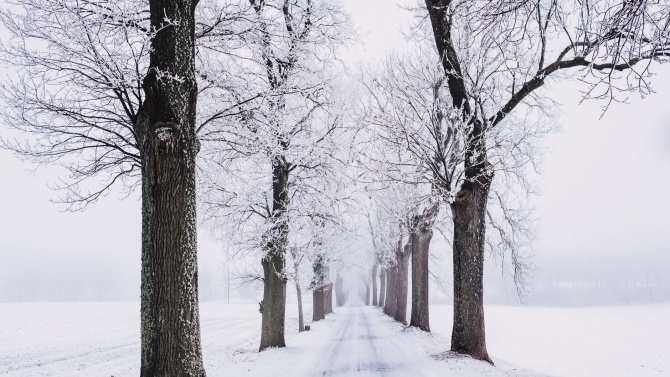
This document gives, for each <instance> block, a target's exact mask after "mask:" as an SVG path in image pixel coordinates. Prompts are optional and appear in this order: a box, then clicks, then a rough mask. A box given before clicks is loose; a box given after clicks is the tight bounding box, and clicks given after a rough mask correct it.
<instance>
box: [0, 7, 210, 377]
mask: <svg viewBox="0 0 670 377" xmlns="http://www.w3.org/2000/svg"><path fill="white" fill-rule="evenodd" d="M196 4H197V1H196V2H194V1H186V0H185V1H173V2H163V1H150V2H149V3H144V2H138V1H132V0H128V1H115V2H112V1H86V0H83V1H82V0H80V1H74V0H73V1H69V0H34V1H33V0H17V1H14V2H12V3H10V8H8V10H4V11H3V12H2V14H1V15H0V19H1V21H2V23H3V25H4V26H5V27H6V29H7V30H8V31H9V33H10V35H11V37H12V40H10V41H9V42H8V43H7V44H5V45H3V46H2V48H1V49H0V54H1V55H2V59H3V60H4V61H6V62H8V63H10V64H12V66H13V67H12V68H13V69H14V70H15V71H16V72H17V77H18V79H16V80H8V81H6V82H4V83H3V87H2V99H3V102H4V104H5V106H4V107H3V109H2V112H1V113H0V115H1V116H2V119H3V121H4V122H5V123H6V124H7V125H9V126H10V127H13V128H14V129H16V130H18V131H20V132H22V133H24V134H25V135H28V136H29V138H27V139H26V140H25V142H21V141H16V140H15V139H10V138H5V139H3V140H2V144H3V146H4V147H6V148H9V149H11V150H13V151H14V152H16V154H17V155H19V157H22V158H25V159H28V160H31V161H34V162H37V163H48V164H51V163H58V164H60V165H61V166H63V167H65V169H66V171H67V172H68V173H69V177H68V179H67V180H63V182H62V184H61V185H59V186H58V188H62V189H64V191H63V192H64V193H65V194H64V196H62V197H61V198H60V201H61V202H63V203H65V204H66V205H67V206H68V208H69V209H81V208H84V207H85V206H86V205H88V204H90V203H93V202H95V201H96V200H98V199H99V198H100V197H101V196H102V195H104V194H105V193H106V192H107V191H108V190H109V189H110V188H111V187H112V186H113V185H115V184H121V185H122V187H123V189H124V190H125V192H126V193H129V192H130V191H132V190H133V189H134V188H135V187H137V186H141V188H142V189H141V191H142V291H141V292H142V296H141V313H142V326H141V333H142V346H141V375H143V376H144V375H180V376H181V375H184V376H204V375H205V372H204V367H203V363H202V353H201V345H200V325H199V311H198V286H197V276H198V273H197V260H196V255H197V253H196V250H197V246H196V202H195V198H196V196H195V192H196V181H195V173H196V155H197V153H198V151H199V149H200V143H199V141H198V140H197V137H196V124H195V122H196V102H197V96H198V93H199V91H198V85H197V79H198V77H197V76H196V67H195V63H196V61H195V59H196V54H195V49H196V45H195V43H196V35H199V36H204V35H208V34H210V33H214V32H218V31H219V29H217V25H219V24H221V23H222V22H221V20H222V18H218V19H214V20H206V19H202V20H201V22H200V23H198V25H196V20H195V12H196ZM208 9H213V8H212V7H211V6H210V7H208ZM13 10H19V13H12V11H13ZM219 15H220V16H222V15H223V13H220V14H219ZM209 21H211V22H209ZM95 181H98V182H101V184H100V185H99V186H98V187H94V188H89V187H87V185H88V182H95Z"/></svg>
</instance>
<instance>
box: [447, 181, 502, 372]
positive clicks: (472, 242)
mask: <svg viewBox="0 0 670 377" xmlns="http://www.w3.org/2000/svg"><path fill="white" fill-rule="evenodd" d="M492 178H493V176H492V175H484V174H482V175H481V176H480V177H479V179H477V180H475V181H472V182H466V183H465V184H464V185H463V186H462V188H461V190H460V191H459V192H458V195H457V196H456V201H455V202H454V204H453V205H452V211H453V222H454V244H453V250H454V252H453V254H454V324H453V329H452V333H451V349H452V351H454V352H458V353H463V354H466V355H470V356H472V357H473V358H475V359H478V360H486V361H488V362H491V363H492V361H491V358H490V357H489V355H488V352H487V350H486V336H485V328H484V241H485V230H486V219H485V214H486V202H487V199H488V193H489V189H490V185H491V180H492Z"/></svg>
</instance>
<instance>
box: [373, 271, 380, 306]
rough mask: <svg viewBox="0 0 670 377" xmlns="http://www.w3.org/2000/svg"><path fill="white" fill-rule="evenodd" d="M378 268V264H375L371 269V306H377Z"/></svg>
mask: <svg viewBox="0 0 670 377" xmlns="http://www.w3.org/2000/svg"><path fill="white" fill-rule="evenodd" d="M378 268H379V264H378V263H375V265H374V267H372V274H371V277H372V306H377V270H378Z"/></svg>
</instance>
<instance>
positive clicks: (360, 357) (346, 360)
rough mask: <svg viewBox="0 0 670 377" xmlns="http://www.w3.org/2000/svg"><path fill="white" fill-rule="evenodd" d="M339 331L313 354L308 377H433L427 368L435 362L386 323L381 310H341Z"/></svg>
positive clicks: (360, 308)
mask: <svg viewBox="0 0 670 377" xmlns="http://www.w3.org/2000/svg"><path fill="white" fill-rule="evenodd" d="M338 312H339V314H340V315H339V316H338V319H337V321H336V324H335V326H334V328H335V331H334V332H333V333H332V336H330V337H329V338H328V339H325V340H324V341H323V342H322V343H321V344H320V345H319V346H318V347H316V348H315V349H314V351H313V352H311V353H310V355H309V359H310V361H311V362H312V363H313V365H312V367H311V368H307V370H306V373H307V375H308V376H324V377H325V376H333V377H344V376H351V375H356V376H362V377H363V376H385V377H393V376H403V377H404V376H410V375H411V376H417V377H428V376H432V375H433V374H432V373H430V370H429V369H428V368H424V366H426V365H429V364H431V363H432V362H433V360H431V359H430V358H429V357H428V356H427V355H426V354H425V353H422V352H420V351H419V350H418V349H417V348H416V347H413V345H412V344H411V343H404V342H402V338H399V337H398V336H397V335H398V334H397V332H395V331H392V330H391V328H390V327H389V326H388V325H387V324H386V323H384V322H385V321H382V320H381V319H382V318H380V317H381V314H380V312H379V310H378V309H375V308H372V307H363V306H348V307H343V308H338Z"/></svg>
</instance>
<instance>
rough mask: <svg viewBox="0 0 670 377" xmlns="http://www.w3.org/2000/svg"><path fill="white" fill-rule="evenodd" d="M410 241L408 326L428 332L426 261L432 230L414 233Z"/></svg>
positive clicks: (428, 254)
mask: <svg viewBox="0 0 670 377" xmlns="http://www.w3.org/2000/svg"><path fill="white" fill-rule="evenodd" d="M410 237H411V239H412V314H411V317H410V322H409V325H410V326H412V327H416V328H418V329H421V330H423V331H428V332H430V321H429V306H428V303H429V302H428V284H429V279H428V278H429V276H428V259H429V256H430V251H429V247H430V240H431V238H432V237H433V230H432V229H430V230H429V231H428V232H420V231H419V232H414V233H412V234H411V235H410Z"/></svg>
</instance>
